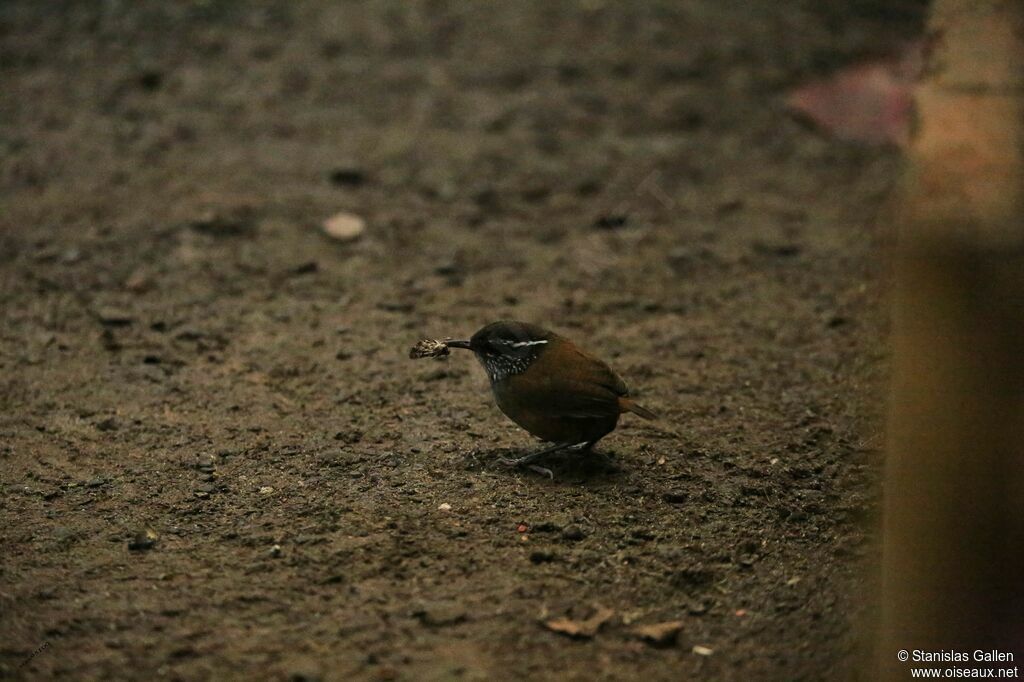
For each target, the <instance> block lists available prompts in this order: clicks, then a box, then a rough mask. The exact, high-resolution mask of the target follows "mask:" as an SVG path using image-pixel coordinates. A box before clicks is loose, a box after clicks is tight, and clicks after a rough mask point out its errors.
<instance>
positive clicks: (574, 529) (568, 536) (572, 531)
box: [562, 525, 587, 542]
mask: <svg viewBox="0 0 1024 682" xmlns="http://www.w3.org/2000/svg"><path fill="white" fill-rule="evenodd" d="M585 537H587V534H586V533H584V532H583V529H582V528H580V527H579V526H576V525H572V526H567V527H566V528H565V530H563V531H562V538H563V539H565V540H568V541H570V542H579V541H580V540H582V539H583V538H585Z"/></svg>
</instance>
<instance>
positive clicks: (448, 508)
mask: <svg viewBox="0 0 1024 682" xmlns="http://www.w3.org/2000/svg"><path fill="white" fill-rule="evenodd" d="M437 508H438V509H440V510H441V511H451V509H452V506H451V505H450V504H448V503H447V502H445V503H444V504H439V505H438V506H437Z"/></svg>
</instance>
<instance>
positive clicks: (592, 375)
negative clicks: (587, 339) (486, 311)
mask: <svg viewBox="0 0 1024 682" xmlns="http://www.w3.org/2000/svg"><path fill="white" fill-rule="evenodd" d="M444 343H445V345H446V346H447V347H448V348H461V349H465V350H470V351H472V352H473V354H474V355H475V356H476V358H477V360H479V361H480V364H481V365H483V368H484V371H486V372H487V377H488V379H489V380H490V384H491V391H492V393H493V394H494V401H495V402H496V403H497V405H498V408H499V409H500V410H501V411H502V412H503V413H504V414H505V416H507V417H508V418H509V419H511V420H512V421H513V422H515V423H516V424H518V425H519V426H521V427H522V428H523V429H525V430H526V431H527V432H529V433H530V434H532V435H533V436H536V437H537V438H540V439H541V440H543V441H547V442H549V443H551V444H552V445H551V446H550V447H547V448H544V449H543V450H539V451H537V452H534V453H531V454H528V455H526V456H523V457H520V458H518V459H512V460H504V461H505V463H506V464H509V465H511V466H530V467H531V468H533V469H535V470H537V471H540V472H542V473H546V474H547V475H549V476H550V475H551V472H550V471H549V470H547V469H543V468H540V467H536V466H531V465H532V463H533V462H535V461H536V460H538V459H539V458H541V457H544V456H545V455H549V454H551V453H554V452H558V451H560V450H566V449H569V448H576V449H579V450H580V451H590V450H591V449H592V448H593V447H594V444H595V443H597V442H598V441H599V440H601V439H602V438H604V437H605V436H607V435H608V434H609V433H611V432H612V431H613V430H614V429H615V427H616V426H617V425H618V422H619V417H620V416H621V415H622V414H623V413H625V412H631V413H633V414H635V415H637V416H639V417H642V418H644V419H652V420H653V419H657V415H656V414H655V413H654V412H652V411H650V410H648V409H646V408H644V407H641V406H640V405H638V404H637V403H636V402H634V401H633V399H632V398H631V397H630V395H629V389H628V388H627V387H626V383H625V382H624V381H623V380H622V379H621V378H620V377H619V375H618V374H616V373H615V372H614V371H612V369H611V368H610V367H609V366H608V365H607V364H606V363H605V362H604V361H602V360H600V359H599V358H597V357H595V356H593V355H591V354H590V353H588V352H586V351H584V350H582V349H581V348H579V347H578V346H577V345H576V344H575V343H573V342H572V341H570V340H569V339H567V338H565V337H564V336H560V335H558V334H556V333H554V332H552V331H549V330H547V329H544V328H543V327H540V326H538V325H535V324H530V323H528V322H519V321H516V320H499V321H497V322H492V323H490V324H488V325H486V326H484V327H482V328H481V329H480V330H479V331H477V332H476V333H475V334H473V336H472V337H471V338H470V339H468V340H457V339H448V340H446V341H445V342H444Z"/></svg>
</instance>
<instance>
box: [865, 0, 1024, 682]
mask: <svg viewBox="0 0 1024 682" xmlns="http://www.w3.org/2000/svg"><path fill="white" fill-rule="evenodd" d="M929 29H930V30H929V32H930V34H931V35H932V36H933V38H934V41H935V42H934V46H933V53H932V54H931V56H930V58H929V64H930V68H929V70H928V72H927V73H926V76H925V80H924V82H923V83H922V85H921V87H920V90H919V93H918V96H917V112H918V121H917V130H916V131H915V134H914V139H913V143H912V145H911V149H910V153H909V159H908V164H907V175H906V181H905V185H904V187H903V192H902V193H901V196H900V203H899V218H898V221H897V222H898V227H899V230H900V232H899V238H898V247H897V253H896V258H895V268H896V272H895V296H894V299H895V300H894V306H895V307H894V316H893V344H894V354H893V378H892V386H891V391H892V393H891V405H890V418H889V426H888V445H887V448H888V452H887V461H886V470H885V490H884V496H885V506H884V511H885V522H884V544H883V584H882V597H883V601H882V627H881V637H880V640H879V646H878V650H877V663H878V666H879V671H880V675H879V676H878V677H880V678H882V679H890V680H904V679H909V678H910V670H909V669H910V667H912V666H914V662H913V661H912V660H911V661H909V662H907V663H903V662H900V661H899V660H898V658H897V655H898V652H899V651H900V650H901V649H902V650H907V651H909V652H913V650H915V649H921V650H925V651H940V650H946V651H958V652H960V651H964V652H968V654H971V653H972V652H973V651H974V650H975V649H983V650H991V649H999V650H1002V651H1008V652H1011V653H1013V655H1014V657H1015V659H1016V660H1015V661H1014V662H1013V663H1008V664H1003V665H1009V666H1010V667H1012V666H1013V665H1019V666H1020V667H1021V674H1022V675H1024V3H1021V2H1019V1H1018V0H1002V1H997V0H936V1H935V3H934V5H933V8H932V16H931V20H930V26H929ZM921 665H922V664H920V663H918V664H917V667H921ZM974 665H975V667H978V665H979V664H974ZM990 665H995V666H997V667H998V666H1000V664H990ZM936 667H949V664H945V665H941V664H940V665H938V666H936ZM958 667H961V668H962V667H965V665H964V664H960V665H959V666H958ZM986 667H987V666H986ZM872 677H874V676H872Z"/></svg>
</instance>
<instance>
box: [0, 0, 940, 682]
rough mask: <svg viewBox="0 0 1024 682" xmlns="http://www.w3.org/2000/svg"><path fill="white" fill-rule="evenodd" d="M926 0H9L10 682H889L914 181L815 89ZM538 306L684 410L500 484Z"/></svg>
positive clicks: (0, 645) (1, 61)
mask: <svg viewBox="0 0 1024 682" xmlns="http://www.w3.org/2000/svg"><path fill="white" fill-rule="evenodd" d="M923 11H924V7H923V5H922V3H921V2H885V1H884V0H864V1H861V2H840V1H839V0H834V1H831V2H804V1H797V0H787V1H772V2H768V1H763V2H753V3H751V2H721V0H687V1H686V2H657V3H654V2H652V3H636V4H635V5H627V4H626V3H607V2H604V1H602V0H581V1H580V2H579V3H561V2H559V3H548V2H535V3H490V4H483V3H480V4H471V3H460V2H436V1H426V2H417V3H405V2H397V1H396V2H383V1H379V0H367V1H365V2H351V3H348V2H345V3H334V2H298V3H290V2H289V3H279V4H254V3H241V2H234V1H230V2H229V1H223V2H222V1H215V0H191V1H186V0H181V1H178V2H163V1H157V0H152V1H149V0H147V1H144V2H120V1H118V0H105V1H103V2H100V1H99V0H96V1H90V2H72V1H68V2H47V3H40V2H35V1H33V0H7V1H6V2H3V3H0V82H2V94H0V145H2V146H0V151H2V153H0V192H2V197H0V202H2V203H0V206H2V209H0V301H2V318H0V463H2V468H0V472H2V495H0V538H2V544H3V549H2V554H0V672H2V673H3V674H4V675H6V676H11V677H17V678H25V679H45V678H51V677H56V676H61V677H64V678H69V679H71V678H79V679H100V678H111V679H118V678H128V677H131V678H139V679H146V678H152V677H161V678H166V679H238V678H248V679H262V678H275V679H328V680H349V679H370V680H375V679H397V680H456V679H463V680H484V679H494V680H504V679H531V680H533V679H537V680H545V679H551V680H554V679H558V680H594V679H614V680H626V679H647V680H684V679H690V678H702V679H768V680H797V679H808V680H817V679H845V678H848V677H853V676H855V675H856V661H857V660H858V656H859V655H860V654H861V653H862V649H863V647H864V644H865V641H866V640H867V637H866V635H865V630H864V628H862V627H861V625H860V624H861V621H863V620H865V617H866V615H867V614H868V613H869V612H870V604H871V598H870V594H871V585H872V577H871V576H872V573H871V570H870V567H871V565H872V561H873V560H874V559H875V554H876V550H875V548H874V547H875V545H874V543H873V541H872V540H871V534H870V530H871V527H872V523H873V522H874V520H875V518H876V509H877V501H878V496H879V495H878V491H877V487H878V478H879V477H878V464H879V452H878V450H879V445H880V440H879V436H878V435H877V434H878V432H879V424H880V417H881V415H882V412H883V410H882V406H881V401H880V399H879V395H880V392H879V391H880V387H881V386H882V385H883V380H884V372H885V350H884V347H885V337H886V321H885V315H884V305H883V304H884V298H883V293H884V273H885V259H884V245H885V243H886V237H885V235H884V225H883V224H880V223H879V221H878V220H877V218H878V216H879V212H880V210H882V209H883V206H884V202H885V198H886V196H887V193H888V192H889V191H890V189H891V188H892V186H893V184H894V182H895V179H896V177H897V175H898V172H899V166H900V159H899V154H898V153H897V152H896V151H894V150H891V149H878V148H866V147H862V146H857V145H853V144H849V143H841V142H836V141H834V140H830V139H828V138H826V137H825V136H823V135H821V134H820V133H818V132H816V131H814V130H812V129H810V128H809V127H808V126H807V125H805V124H803V123H801V122H799V121H796V120H794V119H793V118H792V117H791V116H790V115H788V114H787V113H786V111H785V109H784V106H783V98H784V95H785V92H786V90H787V88H789V87H792V86H793V85H795V84H798V83H800V82H803V81H805V80H806V79H808V78H813V77H816V76H820V75H822V74H825V73H827V72H828V71H829V70H831V69H833V68H835V67H837V66H839V65H842V64H845V63H850V62H852V61H856V60H858V59H860V58H864V57H869V56H872V55H878V54H882V53H885V52H886V51H888V50H892V49H894V48H895V47H898V46H899V44H900V41H902V40H905V39H907V38H909V37H912V36H913V35H915V34H917V32H919V30H920V25H921V22H922V15H923ZM340 211H347V212H351V213H354V214H356V215H358V216H361V217H362V218H363V219H365V221H366V229H365V233H363V234H362V235H361V236H360V237H358V238H357V239H354V240H352V241H347V242H341V241H336V240H332V239H330V238H328V237H327V236H325V235H324V233H323V232H322V231H321V230H320V224H321V222H322V221H323V220H324V219H325V218H326V217H328V216H330V215H332V214H335V213H337V212H340ZM506 317H507V318H516V319H523V320H529V321H534V322H538V323H541V324H544V325H547V326H550V327H552V328H554V329H556V330H558V331H561V332H562V333H564V334H565V335H568V336H570V337H572V338H574V339H575V340H577V341H578V342H579V343H580V344H581V345H583V346H585V347H586V348H588V349H590V350H592V351H593V352H595V353H597V354H598V355H600V356H602V357H604V358H606V359H608V360H609V362H610V364H612V366H613V367H614V368H615V369H616V370H617V371H618V372H619V373H620V374H621V375H622V376H623V377H624V378H625V380H626V381H627V383H628V384H629V385H630V386H631V387H632V389H633V391H634V393H635V395H636V396H637V398H638V400H639V402H641V403H642V404H644V405H646V406H647V407H649V408H651V409H654V410H656V411H658V412H660V413H661V414H662V415H663V419H662V421H661V422H659V423H648V422H643V421H641V420H638V419H636V418H632V417H628V416H627V417H625V418H624V419H623V421H622V423H621V425H620V428H619V430H618V431H616V432H615V433H614V434H612V435H611V436H609V437H608V438H607V439H606V440H604V441H603V442H602V443H601V444H600V446H599V450H600V451H601V452H603V453H604V454H605V455H606V458H607V461H603V460H601V459H600V458H594V457H590V458H580V457H579V456H574V455H571V454H570V455H563V456H556V457H553V458H551V459H550V460H548V465H549V466H550V467H551V468H552V469H553V470H554V473H555V478H554V480H547V479H545V478H542V477H540V476H537V475H535V474H532V473H530V472H526V473H523V472H516V471H509V470H507V469H506V468H504V467H502V466H500V465H499V464H498V463H497V462H496V460H497V459H498V458H500V457H502V456H506V455H510V454H512V453H519V452H528V451H530V450H531V449H532V448H534V447H536V446H537V443H536V442H535V441H533V440H532V439H531V438H530V437H529V436H528V435H527V434H526V433H525V432H523V431H521V430H519V429H518V428H517V427H515V426H514V425H513V424H512V423H511V422H509V421H507V420H506V419H505V418H504V417H503V416H502V415H501V414H500V413H499V412H498V411H497V409H496V408H495V406H494V404H493V401H492V400H491V397H490V393H489V390H488V388H487V384H486V380H485V377H484V374H483V372H482V370H481V369H480V368H479V367H478V366H477V365H476V363H475V361H473V359H472V358H471V357H470V356H468V355H464V354H459V355H454V356H452V357H451V358H450V359H449V360H447V361H432V360H421V361H411V360H409V358H408V357H407V351H408V348H409V346H410V345H411V344H412V343H413V342H414V341H415V340H417V339H419V338H421V337H444V336H464V335H468V334H470V333H472V332H473V331H474V330H475V329H477V328H478V327H480V326H482V325H483V324H484V323H487V322H489V321H492V320H495V319H499V318H506ZM147 529H150V530H151V531H153V532H154V533H155V534H156V535H157V538H156V540H155V543H153V544H152V546H151V547H149V548H148V549H146V548H145V547H147V546H148V545H149V544H150V542H149V541H147V539H146V537H145V531H146V530H147ZM133 548H134V549H133ZM600 608H604V609H611V610H612V611H614V615H613V616H612V617H611V618H610V619H609V620H608V621H607V622H606V623H605V624H604V625H603V627H601V628H600V630H599V631H598V632H597V633H596V634H595V635H594V636H592V637H590V638H578V639H573V638H570V637H567V636H565V635H564V634H559V633H556V632H552V631H551V630H550V629H549V628H547V627H546V626H545V625H544V623H545V622H546V621H548V620H551V619H556V618H559V617H563V616H564V617H569V618H573V619H585V618H587V617H588V616H589V615H591V614H592V613H594V612H595V611H596V610H597V609H600ZM667 621H680V624H681V628H680V631H679V633H678V636H677V639H676V640H675V641H668V642H664V643H662V645H661V646H655V645H653V644H652V643H650V642H648V641H645V640H644V639H642V638H640V637H639V636H638V634H637V632H636V628H637V627H639V626H643V625H649V624H653V623H663V622H667ZM694 647H698V649H697V650H696V652H695V650H694ZM700 647H705V649H701V648H700ZM708 650H710V652H709V651H708Z"/></svg>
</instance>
